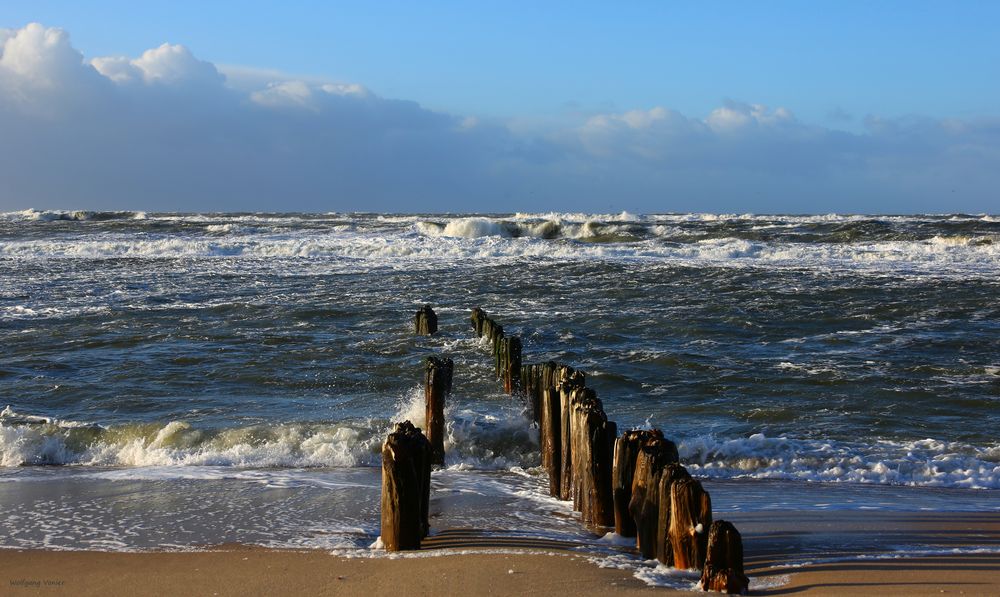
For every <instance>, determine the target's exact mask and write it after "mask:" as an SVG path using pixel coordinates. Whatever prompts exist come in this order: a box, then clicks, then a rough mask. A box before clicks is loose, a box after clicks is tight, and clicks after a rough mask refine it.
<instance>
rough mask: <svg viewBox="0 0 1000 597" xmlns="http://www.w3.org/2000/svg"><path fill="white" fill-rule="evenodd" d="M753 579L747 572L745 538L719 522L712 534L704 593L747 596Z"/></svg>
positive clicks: (706, 560) (703, 580) (721, 521)
mask: <svg viewBox="0 0 1000 597" xmlns="http://www.w3.org/2000/svg"><path fill="white" fill-rule="evenodd" d="M749 585H750V579H748V578H747V575H746V574H745V573H744V572H743V538H742V537H740V532H739V531H737V530H736V527H734V526H733V524H732V523H731V522H727V521H725V520H716V521H715V522H713V523H712V528H711V530H709V532H708V556H707V557H706V558H705V568H704V569H703V570H702V573H701V590H702V591H719V592H720V593H730V594H733V595H745V594H746V593H747V589H748V588H749Z"/></svg>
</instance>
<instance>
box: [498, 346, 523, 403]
mask: <svg viewBox="0 0 1000 597" xmlns="http://www.w3.org/2000/svg"><path fill="white" fill-rule="evenodd" d="M500 375H501V377H502V378H503V390H504V391H505V392H507V393H508V394H515V393H516V392H518V391H519V389H520V387H521V339H520V338H518V337H517V336H506V337H504V338H503V339H502V340H501V341H500Z"/></svg>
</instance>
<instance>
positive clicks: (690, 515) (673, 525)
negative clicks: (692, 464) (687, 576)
mask: <svg viewBox="0 0 1000 597" xmlns="http://www.w3.org/2000/svg"><path fill="white" fill-rule="evenodd" d="M711 526H712V499H711V498H710V497H709V495H708V492H706V491H705V490H704V489H702V487H701V483H699V482H698V481H697V480H695V479H680V480H678V481H675V482H674V484H673V485H672V486H671V489H670V531H669V536H670V548H671V550H672V551H673V558H674V567H676V568H698V569H700V568H701V567H702V566H704V565H705V555H706V551H707V549H708V529H709V528H710V527H711Z"/></svg>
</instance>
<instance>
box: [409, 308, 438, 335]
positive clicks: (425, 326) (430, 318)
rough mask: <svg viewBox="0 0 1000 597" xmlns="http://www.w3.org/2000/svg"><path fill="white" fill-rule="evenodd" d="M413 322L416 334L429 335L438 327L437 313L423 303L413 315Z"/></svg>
mask: <svg viewBox="0 0 1000 597" xmlns="http://www.w3.org/2000/svg"><path fill="white" fill-rule="evenodd" d="M413 324H414V327H415V328H416V333H417V335H418V336H430V335H431V334H433V333H435V332H437V329H438V318H437V314H436V313H434V309H431V306H430V305H424V306H423V307H421V308H420V310H419V311H417V314H416V315H415V316H414V317H413Z"/></svg>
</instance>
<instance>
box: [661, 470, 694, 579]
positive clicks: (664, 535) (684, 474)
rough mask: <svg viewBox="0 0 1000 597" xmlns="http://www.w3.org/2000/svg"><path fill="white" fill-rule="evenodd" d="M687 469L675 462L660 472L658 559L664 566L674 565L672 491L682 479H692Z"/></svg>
mask: <svg viewBox="0 0 1000 597" xmlns="http://www.w3.org/2000/svg"><path fill="white" fill-rule="evenodd" d="M690 478H691V475H690V474H689V473H688V471H687V469H686V468H684V467H683V466H681V465H680V464H678V463H676V462H673V463H670V464H667V465H665V466H664V467H663V469H662V470H661V471H660V485H659V490H658V493H659V495H660V514H659V516H657V525H656V559H657V560H659V561H660V562H661V563H662V564H663V565H664V566H673V565H674V550H673V548H672V547H671V544H670V504H671V501H672V500H671V499H670V495H671V490H672V489H673V486H674V483H675V482H677V481H680V480H681V479H690Z"/></svg>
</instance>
